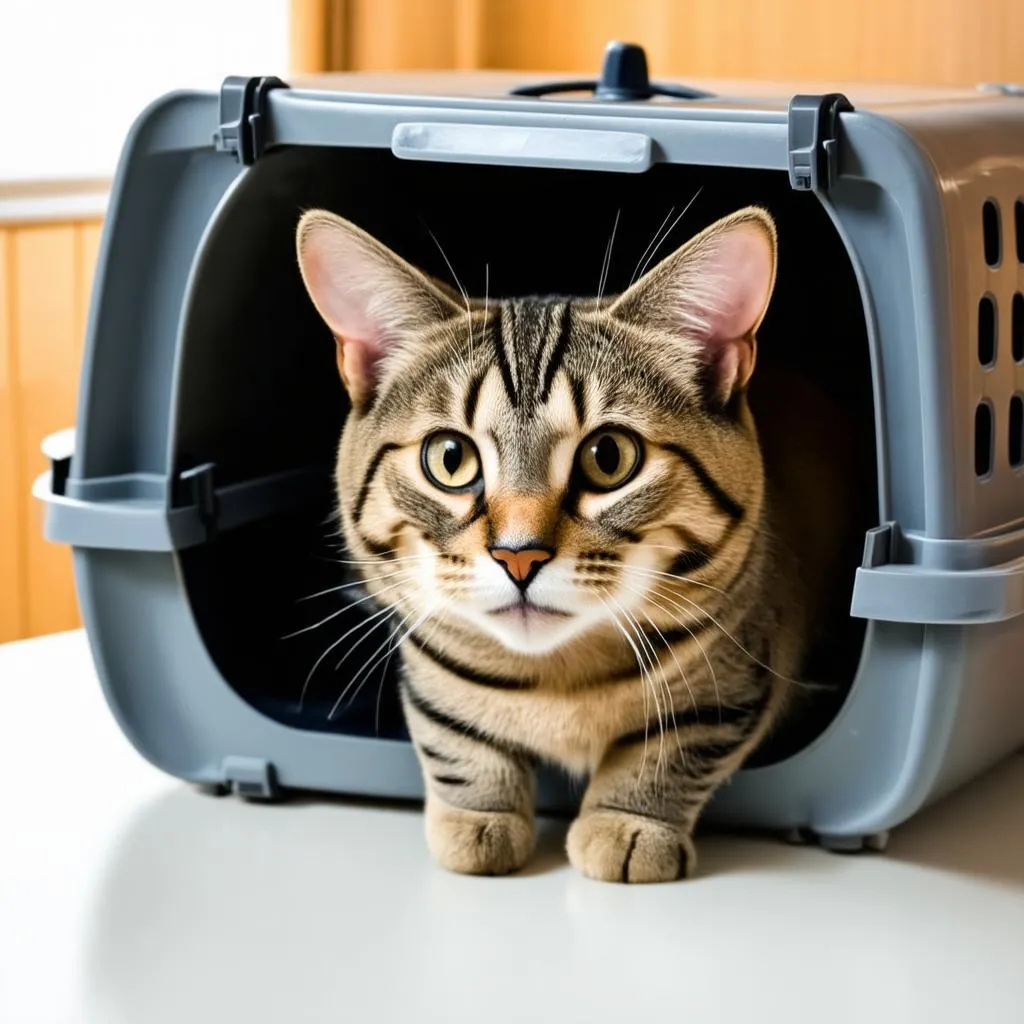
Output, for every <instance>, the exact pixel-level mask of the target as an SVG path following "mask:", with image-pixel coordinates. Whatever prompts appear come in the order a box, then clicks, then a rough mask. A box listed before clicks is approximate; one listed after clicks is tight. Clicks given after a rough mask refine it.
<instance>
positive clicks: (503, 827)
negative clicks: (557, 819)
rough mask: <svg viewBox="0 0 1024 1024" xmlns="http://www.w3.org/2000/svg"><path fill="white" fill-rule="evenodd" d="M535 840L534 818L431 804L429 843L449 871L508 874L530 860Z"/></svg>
mask: <svg viewBox="0 0 1024 1024" xmlns="http://www.w3.org/2000/svg"><path fill="white" fill-rule="evenodd" d="M533 841H534V830H533V821H532V820H531V819H530V818H527V817H526V816H525V815H522V814H516V813H514V812H494V811H466V810H460V809H459V808H455V807H448V806H446V805H443V804H437V803H433V802H431V803H430V804H428V806H427V846H428V847H429V848H430V852H431V853H432V854H433V856H434V859H435V860H436V861H437V862H438V864H440V865H441V866H442V867H444V868H447V869H448V870H449V871H456V872H458V873H459V874H463V875H507V874H509V872H512V871H516V870H518V869H519V868H521V867H522V866H523V865H524V864H525V863H526V862H527V860H528V859H529V857H530V854H531V853H532V852H533Z"/></svg>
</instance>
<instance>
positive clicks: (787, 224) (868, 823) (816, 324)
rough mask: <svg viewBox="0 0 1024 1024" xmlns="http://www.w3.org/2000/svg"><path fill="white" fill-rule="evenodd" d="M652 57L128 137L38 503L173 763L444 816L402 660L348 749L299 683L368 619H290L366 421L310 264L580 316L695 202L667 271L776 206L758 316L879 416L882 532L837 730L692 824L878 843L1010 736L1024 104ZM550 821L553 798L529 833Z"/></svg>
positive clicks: (116, 673)
mask: <svg viewBox="0 0 1024 1024" xmlns="http://www.w3.org/2000/svg"><path fill="white" fill-rule="evenodd" d="M640 58H641V60H640V63H639V64H638V63H637V61H638V58H637V56H636V51H631V50H628V48H627V51H623V50H622V49H618V50H613V51H612V54H611V56H610V58H609V61H608V63H607V64H606V69H605V75H604V76H603V78H602V80H601V82H600V83H571V84H572V85H573V86H574V87H575V89H576V92H575V93H566V94H565V95H555V96H554V97H553V98H552V96H551V95H549V94H550V93H555V91H556V88H557V87H558V83H554V84H553V85H550V86H549V85H546V84H544V83H542V82H536V81H533V80H530V81H528V82H526V83H525V85H524V81H523V79H522V78H521V77H518V78H516V77H513V76H510V75H501V74H474V75H468V76H460V75H451V74H447V75H444V74H437V75H416V76H388V77H381V76H377V77H374V76H369V75H366V76H359V75H341V76H328V77H324V78H320V79H310V80H307V81H303V82H292V83H290V84H289V85H285V83H283V82H280V81H279V80H277V79H267V78H264V79H228V80H227V81H226V82H225V84H224V87H223V89H222V90H221V92H220V94H219V95H217V94H216V93H198V92H182V93H175V94H172V95H169V96H167V97H165V98H163V99H161V100H160V101H158V102H156V103H155V104H153V105H152V106H151V107H150V108H149V109H148V110H146V111H145V112H144V113H143V114H142V115H141V117H140V118H139V120H138V121H137V123H136V125H135V127H134V128H133V130H132V132H131V134H130V136H129V138H128V140H127V142H126V144H125V148H124V152H123V155H122V158H121V162H120V166H119V169H118V172H117V176H116V181H115V183H114V188H113V195H112V197H111V202H110V206H109V213H108V216H107V219H106V223H105V226H104V229H103V240H102V245H101V251H100V257H99V266H98V271H97V278H96V285H95V291H94V298H93V301H92V308H91V311H90V316H89V325H88V339H87V349H86V356H85V365H84V370H83V376H82V383H81V398H80V411H79V420H78V425H77V431H76V432H75V434H67V435H63V436H61V437H56V438H54V439H51V442H50V445H49V447H48V453H49V455H50V456H51V459H52V471H51V473H49V474H48V475H47V476H46V477H45V478H43V479H41V480H40V481H39V482H38V484H37V494H38V495H39V497H40V498H41V499H42V500H43V501H44V502H45V504H46V533H47V536H48V537H50V538H51V539H53V540H56V541H60V542H64V543H66V544H69V545H71V546H72V547H73V549H74V563H75V572H76V580H77V588H78V594H79V600H80V603H81V608H82V613H83V617H84V620H85V624H86V628H87V631H88V634H89V638H90V641H91V644H92V650H93V653H94V656H95V659H96V664H97V666H98V669H99V674H100V677H101V679H102V682H103V686H104V689H105V692H106V696H107V699H108V701H109V703H110V706H111V708H112V709H113V712H114V714H115V715H116V716H117V719H118V721H119V722H120V725H121V727H122V728H123V730H124V731H125V733H126V734H127V736H128V737H129V738H130V740H131V741H132V742H133V743H134V745H135V746H136V747H137V748H138V750H139V751H140V752H141V753H142V754H143V755H144V756H145V757H146V758H148V759H149V760H150V761H152V762H153V763H154V764H155V765H157V766H159V767H160V768H162V769H163V770H165V771H167V772H169V773H171V774H172V775H175V776H178V777H180V778H182V779H187V780H190V781H192V782H195V783H197V784H200V785H204V786H207V787H209V788H211V789H213V790H214V791H227V790H234V791H235V792H237V793H239V794H241V795H244V796H250V797H264V798H267V797H272V796H275V795H276V794H277V793H279V792H281V791H283V790H288V789H308V790H320V791H333V792H338V793H350V794H368V795H375V796H384V797H397V798H417V797H419V796H421V794H422V788H421V780H420V772H419V769H418V766H417V764H416V761H415V758H414V755H413V752H412V749H411V747H410V745H409V744H408V742H407V741H406V740H405V738H404V733H403V731H402V725H401V720H400V715H399V714H398V712H397V705H396V702H395V698H394V693H393V685H392V680H393V665H392V666H390V667H388V666H382V671H384V674H383V675H381V674H380V673H379V672H374V673H364V675H365V676H366V678H367V679H370V682H369V685H368V686H366V687H364V688H362V689H361V690H359V691H358V692H357V693H354V695H353V696H354V700H353V701H351V702H350V703H349V704H347V705H345V706H344V707H342V708H341V709H340V711H339V713H338V714H337V715H335V716H334V717H333V718H332V719H330V720H329V719H328V712H329V710H330V707H331V705H332V704H333V702H334V700H335V699H336V698H337V696H338V694H339V693H340V692H341V690H342V689H343V687H344V685H345V684H346V682H350V681H351V680H352V679H353V678H355V677H356V675H357V670H358V669H359V668H360V666H361V665H364V664H368V663H369V660H368V656H369V650H367V651H366V653H365V654H363V653H362V652H357V653H356V654H353V656H352V657H351V658H349V659H348V660H347V661H344V662H343V664H342V665H341V666H340V669H338V670H337V671H335V667H334V666H335V663H336V662H338V661H342V660H343V659H344V658H345V657H346V652H347V651H349V648H348V647H347V646H346V645H345V644H344V643H343V644H339V645H338V646H337V647H335V648H334V649H333V651H332V652H331V654H330V655H329V656H328V657H327V658H326V659H321V660H320V662H319V664H320V666H321V668H320V669H318V671H317V672H314V673H313V675H312V676H311V677H309V670H310V668H311V667H312V666H313V665H314V663H315V662H317V661H318V658H319V655H320V654H321V653H322V652H323V650H324V648H325V647H326V646H327V645H328V642H331V641H336V640H337V638H338V637H339V636H341V635H342V634H343V633H344V629H342V628H341V627H342V626H344V627H345V629H350V631H352V640H353V641H354V640H355V639H356V638H357V637H358V636H359V635H360V634H359V628H360V627H359V623H360V622H361V621H363V620H362V619H361V618H360V616H361V615H364V616H365V612H363V611H362V610H361V609H360V608H357V607H356V606H355V605H354V603H353V604H352V605H351V606H348V607H346V606H345V605H344V604H343V603H342V600H341V598H339V597H338V596H337V595H334V596H332V595H330V594H327V595H321V596H320V597H314V598H311V599H310V600H308V601H301V600H299V599H300V598H305V597H308V596H309V595H311V594H314V593H316V592H317V591H321V590H327V589H329V588H331V587H332V586H336V585H337V584H338V583H339V582H341V581H342V580H341V568H340V567H339V565H338V564H337V561H336V559H338V558H340V557H344V556H343V555H340V554H339V553H338V551H337V549H336V548H332V547H331V546H330V545H331V538H330V532H331V524H330V512H331V494H330V487H331V469H332V462H333V455H334V447H335V444H336V439H337V433H338V430H339V427H340V424H341V422H342V418H343V416H344V414H345V399H344V395H343V393H342V392H341V389H340V386H339V384H338V382H337V376H336V373H335V372H334V368H333V358H334V357H333V347H332V343H331V341H330V338H329V337H328V336H327V334H326V332H325V329H324V328H323V326H322V325H321V324H320V322H319V320H318V319H317V318H316V315H315V313H314V311H313V310H312V307H311V306H310V304H309V302H308V300H307V298H306V296H305V294H304V292H303V290H302V287H301V282H300V281H299V278H298V274H297V269H296V267H295V259H294V245H293V240H292V236H293V233H294V228H295V224H296V222H297V220H298V217H299V216H300V214H301V212H302V211H303V210H304V209H307V208H309V207H312V206H316V205H324V206H328V207H330V208H332V209H334V210H336V211H337V212H339V213H341V214H342V215H344V216H348V217H350V218H351V219H353V220H356V221H357V222H359V223H360V224H362V225H363V226H364V227H366V228H367V229H368V230H370V231H372V232H374V233H375V234H377V235H378V236H379V237H380V238H381V239H382V240H383V241H385V242H386V243H387V244H389V245H392V246H393V247H394V248H396V249H398V250H399V251H400V252H402V253H403V255H405V256H406V257H407V258H409V259H410V260H412V261H414V262H417V263H418V264H419V265H421V266H423V267H424V268H425V269H428V270H429V271H431V272H437V273H438V274H439V275H441V276H445V274H446V271H445V264H444V263H443V262H441V260H440V257H439V255H438V253H437V251H436V250H435V248H434V245H433V242H432V241H431V239H430V231H433V232H435V233H436V235H437V237H438V240H439V241H441V242H442V243H443V244H444V245H445V249H446V252H447V255H448V256H449V257H450V258H451V261H452V265H453V266H454V267H455V268H456V269H457V270H459V271H460V273H461V275H462V277H463V280H464V282H465V283H466V285H467V288H468V289H469V290H470V291H474V292H482V290H483V274H484V264H485V262H488V263H489V265H490V282H491V287H492V292H491V294H492V295H495V294H501V293H502V287H504V288H505V293H506V294H513V293H523V292H538V291H541V292H553V291H563V292H568V291H574V292H577V293H584V294H585V293H587V292H588V291H589V292H590V293H593V291H594V289H595V288H596V285H597V280H598V276H599V271H600V267H601V260H602V258H603V255H604V252H605V246H606V243H607V240H608V235H609V231H610V229H611V228H612V224H613V222H614V221H615V220H617V219H618V220H619V221H620V228H619V236H618V239H617V241H616V243H615V245H616V250H615V253H613V267H617V268H618V269H617V270H615V269H613V272H612V277H613V278H614V277H615V274H616V273H618V274H619V276H620V278H622V279H623V281H624V280H625V279H627V278H628V276H629V274H630V272H631V271H632V270H633V268H634V265H635V263H636V261H637V259H638V257H640V255H641V252H642V250H643V246H644V244H645V242H646V241H648V240H649V239H650V236H651V234H652V233H653V232H654V230H655V229H656V228H657V227H658V225H659V223H661V222H662V218H663V217H665V215H666V214H667V213H668V212H669V211H670V210H671V211H673V216H674V215H675V214H677V213H678V212H679V211H680V210H682V209H683V207H685V206H686V204H687V203H688V202H689V201H690V200H691V198H693V197H694V196H697V198H696V201H695V202H694V204H693V207H692V209H690V210H689V211H688V212H687V213H686V216H685V217H684V218H683V220H682V222H681V224H680V226H679V228H678V232H679V233H678V234H677V235H675V236H673V237H674V242H675V244H678V243H679V242H681V241H682V240H683V239H684V238H685V237H687V236H689V235H690V234H692V233H693V232H694V231H696V230H698V229H699V228H700V227H702V226H703V225H704V224H705V223H708V222H710V221H711V220H712V219H713V217H715V216H717V215H719V214H721V213H724V212H727V211H728V210H730V209H734V208H736V207H738V206H739V205H742V204H745V203H747V202H762V203H764V205H766V206H768V207H769V209H771V210H772V212H773V213H774V214H775V215H776V217H777V219H778V221H779V224H780V237H781V240H782V241H781V252H780V261H781V262H780V276H779V289H780V291H779V294H778V296H777V299H776V300H775V303H773V310H774V307H775V306H776V305H778V306H779V311H778V312H777V314H776V313H772V314H770V316H769V321H771V317H772V316H773V315H774V316H775V321H774V331H775V334H776V335H778V336H780V337H783V336H784V337H785V338H788V339H790V344H793V342H792V339H793V338H795V337H799V338H800V339H801V340H800V341H799V343H798V344H797V345H796V349H795V351H797V352H798V357H799V358H800V359H801V360H804V361H806V362H807V364H808V365H810V364H812V363H814V364H815V365H817V366H818V370H819V372H820V374H821V376H822V377H823V378H828V379H838V378H841V379H842V380H841V384H842V386H844V387H848V390H849V394H850V395H852V396H854V398H853V399H851V401H853V400H856V401H857V402H859V408H860V409H861V412H862V413H863V422H864V429H865V431H866V433H865V437H866V438H868V439H869V441H870V449H871V450H872V452H873V456H874V463H875V466H876V467H877V473H873V475H874V476H876V477H877V518H876V519H875V520H874V521H873V523H871V524H870V525H871V526H873V527H874V528H872V529H870V530H869V531H868V533H867V536H866V541H865V548H864V558H863V563H862V565H861V567H860V568H859V569H856V575H855V578H854V575H853V571H852V570H851V578H850V579H849V580H848V581H837V586H849V588H850V593H851V607H850V612H851V616H852V617H853V619H855V620H858V622H859V624H860V625H862V626H863V632H862V634H861V635H860V637H859V639H858V649H857V651H858V653H857V656H856V657H855V658H854V660H853V663H852V667H851V670H850V673H849V675H850V679H849V680H848V684H849V685H848V686H846V688H845V689H844V691H843V699H842V701H841V704H840V705H839V706H838V707H837V708H836V709H835V713H834V715H833V716H832V717H831V720H830V721H828V722H827V723H826V724H825V725H824V726H823V727H822V728H821V729H820V730H818V732H817V733H816V735H814V736H813V738H812V739H810V741H809V742H807V743H806V744H805V745H803V746H802V747H800V749H797V750H791V751H789V752H788V753H787V754H786V755H785V756H782V757H779V758H776V759H774V760H770V761H769V762H767V763H761V764H759V765H758V766H757V767H752V768H748V769H745V770H744V771H742V772H741V773H740V774H739V775H738V777H737V778H736V779H735V780H734V781H733V783H732V784H731V785H729V786H727V787H726V788H725V789H724V790H723V791H722V793H721V794H720V795H719V796H718V797H717V798H716V800H715V802H714V804H713V806H712V808H711V809H710V811H709V815H708V816H709V818H712V819H714V820H717V821H720V822H725V823H730V824H735V825H743V826H752V827H767V828H773V829H782V830H809V831H810V832H813V833H814V834H816V835H817V836H818V837H820V839H821V840H822V841H823V842H824V843H825V844H826V845H828V846H831V847H833V848H836V849H854V848H859V847H861V846H862V845H875V846H877V845H879V844H880V842H881V839H880V838H879V837H880V836H881V835H884V833H885V831H886V830H888V829H889V828H891V827H892V826H895V825H897V824H899V823H900V822H902V821H904V820H906V819H907V818H908V817H909V816H911V815H912V814H914V813H915V812H916V811H917V810H918V809H919V808H921V807H922V806H924V805H925V804H927V803H929V802H931V801H933V800H935V799H937V798H938V797H940V796H941V795H943V794H945V793H947V792H948V791H950V790H951V789H953V788H954V787H956V786H958V785H960V784H961V783H963V782H965V781H966V780H968V779H969V778H971V777H972V776H974V775H976V774H977V773H978V772H980V771H982V770H983V769H985V768H986V767H988V766H989V765H991V764H993V763H994V762H995V761H997V760H998V759H1000V758H1002V757H1004V756H1005V755H1007V754H1008V753H1010V752H1012V751H1013V750H1015V749H1016V748H1018V747H1019V746H1021V745H1022V744H1024V618H1022V613H1024V451H1022V436H1021V435H1022V429H1024V424H1022V420H1024V404H1022V402H1024V399H1022V395H1024V99H1022V98H1021V97H1020V95H1019V92H1018V94H1017V95H1014V90H1013V89H1012V88H999V87H987V88H985V89H981V90H977V91H955V90H940V91H937V90H925V89H917V90H914V89H876V88H861V89H860V90H857V89H853V88H851V89H848V90H847V92H846V94H845V95H844V94H839V93H833V94H826V95H817V94H799V93H798V94H797V95H795V96H794V95H793V93H794V92H797V90H792V91H786V90H779V89H778V88H777V87H776V88H775V89H774V90H773V89H765V88H761V87H756V86H754V85H751V84H748V85H747V86H745V87H744V90H743V91H744V95H743V96H742V97H741V96H735V95H732V96H730V97H728V98H723V97H721V96H720V95H719V88H718V87H717V86H716V84H715V83H702V85H701V88H700V90H696V89H691V90H687V89H685V88H682V87H677V86H651V84H650V83H648V82H647V80H646V72H645V68H644V67H643V65H642V53H641V54H640ZM595 85H596V86H597V87H596V89H595V88H594V86H595ZM517 88H518V92H517V91H514V90H515V89H517ZM581 90H593V91H592V92H583V91H581ZM735 91H736V89H735V85H734V86H733V89H732V92H733V93H735ZM620 215H621V216H620ZM631 230H632V231H633V236H632V237H630V236H629V232H630V231H631ZM503 279H504V282H505V284H504V286H503V284H502V280H503ZM609 290H612V286H611V284H610V285H609ZM769 321H766V325H765V333H764V340H763V341H762V345H763V347H765V348H770V344H771V342H770V335H771V333H772V324H771V323H770V322H769ZM781 344H782V343H781V342H780V345H781ZM830 360H838V361H839V362H838V363H836V366H837V367H839V369H835V370H830V369H829V367H830V365H831V363H830ZM815 361H817V362H816V363H815ZM858 382H859V385H858ZM858 386H860V388H861V390H860V392H858V391H857V388H858ZM858 394H859V398H858V397H857V395H858ZM341 593H342V594H344V593H345V592H344V591H343V592H341ZM325 602H326V603H325ZM363 607H364V608H365V606H363ZM334 612H337V613H338V615H337V618H336V620H335V622H334V623H333V624H332V625H327V626H324V627H323V628H321V629H319V630H318V629H310V630H309V631H308V632H306V633H303V634H300V635H298V636H294V637H291V638H290V639H284V636H285V634H287V633H294V632H295V631H297V630H300V629H302V628H303V627H305V626H311V625H313V624H315V623H316V622H317V621H318V620H320V619H322V618H324V617H326V616H327V615H329V614H332V613H334ZM375 639H378V638H375ZM379 639H380V640H383V639H385V638H384V637H383V636H379ZM376 647H377V642H373V643H372V644H370V648H371V649H372V648H376ZM371 676H372V678H370V677H371ZM307 677H308V681H307ZM304 688H305V690H306V693H305V695H304V698H303V700H302V701H301V706H300V696H301V695H302V691H303V689H304ZM353 690H355V688H353ZM566 799H567V794H566V792H565V791H563V789H562V788H561V787H560V783H559V782H558V780H557V779H556V778H547V779H546V780H545V782H544V789H543V791H542V801H541V802H542V804H543V805H545V806H555V805H560V804H564V802H565V800H566Z"/></svg>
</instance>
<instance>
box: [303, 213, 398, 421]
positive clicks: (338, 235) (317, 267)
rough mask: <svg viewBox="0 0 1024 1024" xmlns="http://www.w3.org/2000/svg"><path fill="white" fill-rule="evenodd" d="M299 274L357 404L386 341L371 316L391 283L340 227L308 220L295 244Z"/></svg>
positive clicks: (381, 266)
mask: <svg viewBox="0 0 1024 1024" xmlns="http://www.w3.org/2000/svg"><path fill="white" fill-rule="evenodd" d="M299 261H300V264H301V268H302V276H303V279H304V280H305V282H306V288H307V289H308V291H309V294H310V298H312V300H313V304H314V305H315V306H316V308H317V311H318V312H319V313H320V316H321V317H323V319H324V321H325V322H326V324H327V326H328V327H330V329H331V331H332V333H333V334H334V337H335V339H336V340H337V343H338V370H339V372H340V373H341V377H342V380H343V382H344V384H345V387H346V388H347V389H348V391H349V394H350V395H351V397H352V398H353V400H355V401H361V400H362V399H363V398H365V397H366V396H367V395H368V394H369V393H370V391H372V389H373V385H374V383H375V379H376V368H377V364H378V363H379V361H380V359H381V357H382V356H383V355H384V354H385V353H386V351H387V348H388V343H389V340H390V339H389V337H388V332H387V325H386V324H385V323H384V322H383V319H382V318H381V317H380V316H379V313H378V315H375V312H377V311H379V310H380V296H381V293H382V292H385V291H387V290H389V287H388V286H389V285H392V282H391V281H390V277H391V276H392V275H391V274H389V271H388V268H387V267H386V265H385V264H384V263H383V262H382V261H381V260H380V259H379V257H377V256H376V254H374V253H372V252H369V251H367V249H366V248H365V247H364V245H363V244H361V241H360V240H359V239H357V238H355V237H354V236H352V235H350V234H349V233H348V231H346V229H345V228H344V227H342V226H340V225H337V224H333V223H331V222H329V221H324V222H314V223H313V224H311V225H309V226H308V227H307V228H306V229H305V230H304V231H303V233H302V236H301V238H300V243H299Z"/></svg>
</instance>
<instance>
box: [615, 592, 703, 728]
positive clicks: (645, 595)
mask: <svg viewBox="0 0 1024 1024" xmlns="http://www.w3.org/2000/svg"><path fill="white" fill-rule="evenodd" d="M622 586H624V587H625V588H626V589H627V590H628V591H630V592H631V593H633V594H635V595H636V596H637V597H639V598H641V599H642V600H645V601H649V602H650V603H651V604H653V605H654V606H655V607H657V608H659V609H660V610H661V611H662V612H664V613H665V614H666V615H668V616H669V617H670V618H672V619H673V620H675V621H678V620H676V617H675V616H674V615H672V613H671V612H670V611H669V610H668V609H667V608H665V606H664V605H662V604H660V603H659V602H658V601H657V600H655V599H654V598H652V597H651V595H650V593H644V592H643V591H642V590H637V589H636V588H635V587H631V586H629V584H627V583H623V584H622ZM642 614H643V616H644V618H645V619H647V621H648V622H649V623H650V624H651V627H652V628H653V629H654V630H655V632H656V633H657V634H658V637H659V638H660V639H661V642H662V643H663V644H664V645H665V648H666V649H667V650H668V652H669V654H671V655H672V660H673V661H674V662H675V663H676V668H677V669H678V671H679V678H680V680H681V681H682V684H683V686H685V687H686V693H687V696H688V697H689V698H690V704H691V705H692V707H693V709H694V711H696V710H697V698H696V696H695V695H694V692H693V688H692V687H691V686H690V681H689V679H688V678H687V676H686V671H685V669H684V668H683V666H682V664H681V663H680V661H679V658H678V657H677V656H676V652H675V648H674V647H672V645H671V644H670V643H669V642H668V640H667V639H666V638H665V634H664V633H662V631H661V628H660V627H659V626H658V625H657V623H655V621H654V620H653V619H652V618H651V617H650V616H649V615H648V614H647V613H646V612H643V613H642ZM691 635H692V634H691ZM672 720H673V723H674V722H675V707H673V709H672Z"/></svg>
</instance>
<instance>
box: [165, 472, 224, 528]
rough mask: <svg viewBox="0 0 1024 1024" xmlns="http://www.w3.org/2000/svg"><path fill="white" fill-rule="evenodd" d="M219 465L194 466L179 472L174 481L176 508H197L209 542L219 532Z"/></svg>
mask: <svg viewBox="0 0 1024 1024" xmlns="http://www.w3.org/2000/svg"><path fill="white" fill-rule="evenodd" d="M216 479H217V467H216V466H215V465H214V464H213V463H212V462H204V463H202V464H201V465H199V466H192V467H191V468H189V469H186V470H183V471H182V472H181V473H179V474H178V477H177V479H176V480H175V482H174V492H173V498H172V500H173V503H174V506H175V507H176V508H189V507H192V508H195V510H196V514H197V515H198V516H199V521H200V523H201V524H202V527H203V530H204V532H205V534H206V541H207V543H209V542H210V541H211V540H213V538H214V536H215V535H216V533H217V519H218V515H219V512H220V508H219V502H218V500H217V487H216Z"/></svg>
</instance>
